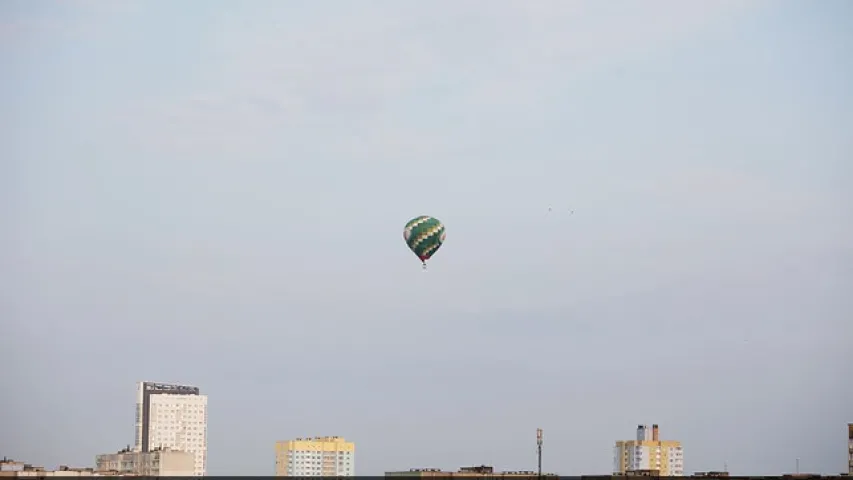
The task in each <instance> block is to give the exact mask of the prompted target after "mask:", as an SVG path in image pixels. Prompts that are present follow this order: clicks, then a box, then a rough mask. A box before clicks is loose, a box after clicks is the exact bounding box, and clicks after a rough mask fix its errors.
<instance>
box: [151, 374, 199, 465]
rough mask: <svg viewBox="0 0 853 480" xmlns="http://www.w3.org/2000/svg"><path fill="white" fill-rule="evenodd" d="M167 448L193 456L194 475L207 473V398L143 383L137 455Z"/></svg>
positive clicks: (195, 389) (180, 387) (194, 392)
mask: <svg viewBox="0 0 853 480" xmlns="http://www.w3.org/2000/svg"><path fill="white" fill-rule="evenodd" d="M165 448H167V449H171V450H178V451H182V452H189V453H192V454H193V457H194V470H193V471H194V475H195V476H203V475H205V474H206V473H207V395H201V394H200V392H199V389H198V387H192V386H188V385H173V384H166V383H155V382H139V383H137V390H136V437H135V440H134V451H137V452H150V451H153V450H155V449H165Z"/></svg>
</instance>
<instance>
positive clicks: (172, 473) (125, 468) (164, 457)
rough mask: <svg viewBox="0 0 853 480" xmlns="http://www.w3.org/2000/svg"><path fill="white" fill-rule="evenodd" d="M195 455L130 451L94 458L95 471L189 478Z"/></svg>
mask: <svg viewBox="0 0 853 480" xmlns="http://www.w3.org/2000/svg"><path fill="white" fill-rule="evenodd" d="M195 463H196V462H195V455H194V454H193V453H190V452H182V451H178V450H171V449H168V448H163V449H155V450H151V451H150V452H134V451H131V450H130V449H124V450H120V451H118V452H116V453H105V454H102V455H98V456H96V457H95V469H96V470H97V471H99V472H100V471H113V472H118V473H119V474H122V475H141V476H146V477H147V476H155V477H191V476H193V475H194V474H195Z"/></svg>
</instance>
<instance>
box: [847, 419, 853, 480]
mask: <svg viewBox="0 0 853 480" xmlns="http://www.w3.org/2000/svg"><path fill="white" fill-rule="evenodd" d="M847 473H848V474H850V475H851V476H853V423H848V424H847Z"/></svg>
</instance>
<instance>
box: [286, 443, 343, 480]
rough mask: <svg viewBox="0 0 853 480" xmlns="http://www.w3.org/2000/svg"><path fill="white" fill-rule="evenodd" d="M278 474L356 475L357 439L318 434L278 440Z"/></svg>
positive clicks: (297, 475) (290, 475)
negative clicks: (352, 440)
mask: <svg viewBox="0 0 853 480" xmlns="http://www.w3.org/2000/svg"><path fill="white" fill-rule="evenodd" d="M275 475H276V476H277V477H353V476H355V443H353V442H347V441H346V440H344V438H343V437H314V438H297V439H296V440H285V441H281V442H276V444H275Z"/></svg>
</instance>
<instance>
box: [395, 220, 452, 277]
mask: <svg viewBox="0 0 853 480" xmlns="http://www.w3.org/2000/svg"><path fill="white" fill-rule="evenodd" d="M446 235H447V233H446V232H445V230H444V224H442V223H441V222H440V221H439V220H438V219H437V218H434V217H430V216H428V215H421V216H419V217H415V218H413V219H411V220H409V222H408V223H406V228H405V229H404V230H403V240H405V241H406V245H408V246H409V249H410V250H411V251H412V252H414V254H415V255H417V256H418V258H419V259H420V260H421V262H422V263H423V264H424V268H426V261H427V260H429V259H430V257H432V256H433V255H435V252H437V251H438V249H439V248H441V245H442V244H443V243H444V238H445V237H446Z"/></svg>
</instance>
